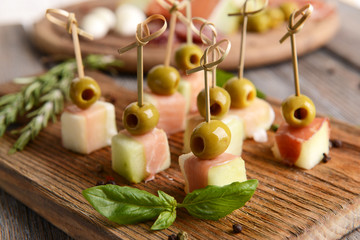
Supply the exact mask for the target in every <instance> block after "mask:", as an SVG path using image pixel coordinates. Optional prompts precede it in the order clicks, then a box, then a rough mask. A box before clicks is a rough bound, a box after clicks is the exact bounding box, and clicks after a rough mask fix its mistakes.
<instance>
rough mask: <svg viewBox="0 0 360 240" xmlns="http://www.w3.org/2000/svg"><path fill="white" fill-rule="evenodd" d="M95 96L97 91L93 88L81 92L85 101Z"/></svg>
mask: <svg viewBox="0 0 360 240" xmlns="http://www.w3.org/2000/svg"><path fill="white" fill-rule="evenodd" d="M94 96H95V93H94V91H93V90H92V89H90V88H88V89H85V90H84V91H83V92H82V93H81V97H82V99H83V100H85V101H89V100H91V99H92V98H93V97H94Z"/></svg>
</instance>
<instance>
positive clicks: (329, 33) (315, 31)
mask: <svg viewBox="0 0 360 240" xmlns="http://www.w3.org/2000/svg"><path fill="white" fill-rule="evenodd" d="M120 1H121V0H120ZM117 4H118V2H117V1H114V0H102V1H86V2H84V3H80V4H76V5H72V6H68V7H65V8H64V9H66V10H68V11H70V12H74V13H75V14H76V17H77V19H78V21H79V22H80V23H81V19H82V18H83V17H84V15H85V14H86V13H88V12H89V11H91V10H92V9H94V8H95V7H99V6H104V7H108V8H110V9H115V7H116V5H117ZM324 4H325V8H324V9H325V11H326V13H325V14H324V16H322V17H321V18H320V19H319V18H318V19H312V18H310V19H309V21H308V22H307V23H306V24H305V26H304V28H303V30H301V32H299V33H298V34H296V39H297V49H298V54H299V55H302V54H305V53H307V52H309V51H312V50H314V49H316V48H319V47H321V46H323V45H324V44H325V43H326V42H327V41H329V40H330V39H331V38H332V37H333V35H334V34H335V33H336V31H337V29H338V26H339V17H338V13H337V11H336V9H335V7H334V6H328V5H327V3H324ZM316 7H318V6H316ZM321 10H322V9H321ZM321 10H320V11H321ZM314 18H315V17H314ZM218 27H219V28H220V29H221V26H218ZM134 31H135V30H134ZM286 31H287V30H286V24H285V23H284V24H283V26H280V27H278V28H276V29H274V30H270V31H268V32H266V33H262V34H259V33H248V35H247V40H246V55H245V67H255V66H262V65H267V64H272V63H276V62H280V61H283V60H286V59H290V58H291V48H290V41H285V42H284V43H283V44H280V43H279V40H280V38H281V37H282V36H283V35H284V34H285V32H286ZM240 37H241V36H240V33H236V34H232V35H230V36H226V38H228V39H229V40H230V41H231V43H232V45H231V47H232V50H231V52H230V54H229V55H228V56H227V58H226V59H225V61H224V62H223V63H222V64H221V65H220V66H221V68H222V69H225V70H235V69H237V68H238V62H239V54H240ZM32 39H33V42H34V44H35V45H36V46H37V47H38V48H39V49H40V50H42V51H44V52H46V53H50V54H56V55H62V56H63V55H73V54H74V48H73V43H72V40H71V36H70V35H69V34H68V33H67V32H66V31H65V29H62V28H60V27H58V26H55V25H54V24H52V23H50V22H49V21H48V20H47V19H45V18H43V19H42V20H40V21H39V22H37V23H36V24H35V25H34V29H33V34H32ZM133 41H135V36H133V37H121V36H119V35H117V34H115V33H114V32H110V33H109V34H108V35H107V36H106V37H104V38H102V39H99V40H95V41H88V40H86V39H84V38H81V51H82V52H83V54H92V53H97V54H109V55H114V56H116V57H117V58H119V59H122V60H124V63H125V65H124V67H123V68H122V69H121V70H122V71H130V72H136V50H132V51H129V52H127V53H125V54H122V55H121V56H120V55H119V54H118V53H117V49H119V48H121V47H123V46H126V45H128V44H129V43H131V42H133ZM179 44H180V43H175V45H174V49H175V48H176V47H177V46H178V45H179ZM165 49H166V48H165V43H162V44H158V43H149V44H148V45H146V47H144V70H145V71H147V70H149V69H150V68H151V67H153V66H155V65H158V64H162V63H163V62H164V58H165ZM171 60H172V61H173V62H172V64H173V65H175V64H174V57H173V56H172V58H171Z"/></svg>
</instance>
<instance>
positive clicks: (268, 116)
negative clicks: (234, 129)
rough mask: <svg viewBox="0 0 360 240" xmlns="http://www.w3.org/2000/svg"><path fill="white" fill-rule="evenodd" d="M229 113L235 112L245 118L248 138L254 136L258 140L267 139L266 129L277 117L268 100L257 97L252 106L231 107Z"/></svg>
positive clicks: (263, 140) (264, 140)
mask: <svg viewBox="0 0 360 240" xmlns="http://www.w3.org/2000/svg"><path fill="white" fill-rule="evenodd" d="M228 114H229V115H232V114H234V115H236V116H238V117H240V118H241V119H243V120H244V125H245V136H246V137H247V138H254V140H255V141H257V142H266V141H267V134H266V130H268V129H269V128H270V127H271V124H272V123H273V122H274V119H275V113H274V110H273V109H272V107H271V106H270V104H269V103H268V102H266V101H265V100H263V99H260V98H255V100H254V102H253V103H252V104H250V106H248V107H246V108H239V109H236V108H230V110H229V113H228ZM258 136H260V137H258Z"/></svg>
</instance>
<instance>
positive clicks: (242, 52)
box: [228, 0, 268, 79]
mask: <svg viewBox="0 0 360 240" xmlns="http://www.w3.org/2000/svg"><path fill="white" fill-rule="evenodd" d="M247 3H248V0H245V2H244V5H243V7H242V12H240V13H230V14H228V16H241V15H242V16H243V23H242V25H241V41H240V58H239V72H238V77H239V79H242V78H243V77H244V66H245V44H246V34H247V22H248V15H252V14H255V13H258V12H261V11H262V10H264V9H265V8H266V6H267V4H268V0H265V3H264V5H263V6H262V8H260V9H258V10H255V11H247Z"/></svg>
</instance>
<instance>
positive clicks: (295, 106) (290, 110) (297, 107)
mask: <svg viewBox="0 0 360 240" xmlns="http://www.w3.org/2000/svg"><path fill="white" fill-rule="evenodd" d="M281 113H282V115H283V117H284V119H285V121H286V122H287V123H288V124H289V125H290V126H293V127H304V126H307V125H309V124H310V123H311V122H312V121H313V120H314V118H315V115H316V109H315V106H314V103H313V102H312V101H311V99H310V98H308V97H307V96H305V95H299V96H295V95H292V96H290V97H288V98H287V99H285V101H283V103H282V105H281Z"/></svg>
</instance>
